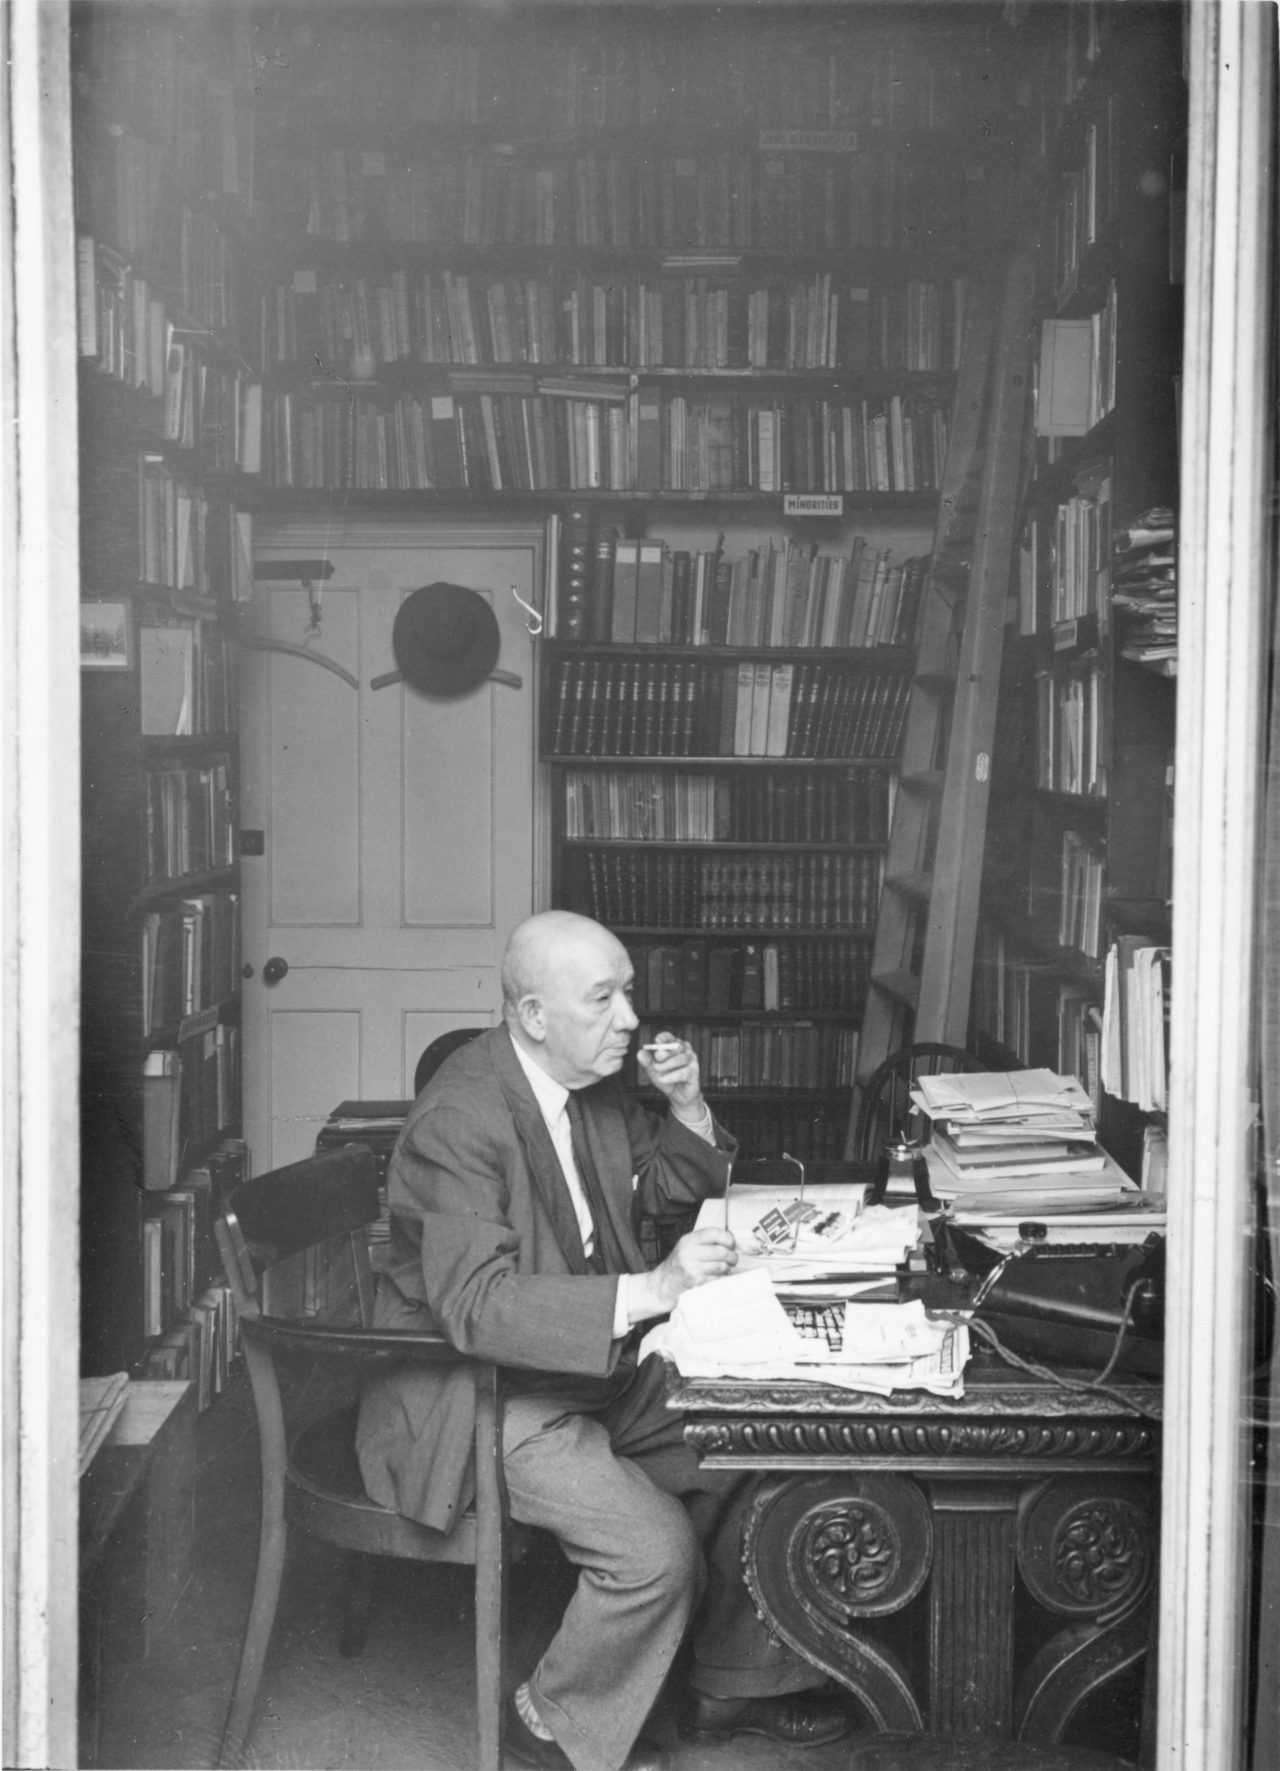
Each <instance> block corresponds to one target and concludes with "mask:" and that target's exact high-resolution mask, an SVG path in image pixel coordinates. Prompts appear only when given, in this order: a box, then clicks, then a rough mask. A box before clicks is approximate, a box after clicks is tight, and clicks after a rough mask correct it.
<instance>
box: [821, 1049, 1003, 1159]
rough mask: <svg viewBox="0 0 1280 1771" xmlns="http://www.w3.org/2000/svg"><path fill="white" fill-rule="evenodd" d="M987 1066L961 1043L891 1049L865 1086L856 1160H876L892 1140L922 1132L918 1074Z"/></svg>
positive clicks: (856, 1131) (855, 1141) (856, 1130)
mask: <svg viewBox="0 0 1280 1771" xmlns="http://www.w3.org/2000/svg"><path fill="white" fill-rule="evenodd" d="M985 1069H986V1065H985V1064H984V1063H983V1062H982V1060H981V1059H980V1058H977V1057H975V1056H974V1054H973V1053H972V1052H970V1051H966V1050H965V1048H964V1047H963V1046H960V1045H941V1044H937V1043H934V1042H926V1043H923V1044H921V1045H904V1046H901V1047H900V1048H899V1049H898V1050H897V1051H896V1052H890V1053H889V1056H888V1057H887V1058H886V1059H885V1061H884V1063H883V1064H881V1065H880V1066H879V1067H878V1068H877V1069H875V1070H873V1071H872V1073H871V1075H870V1076H869V1077H868V1078H867V1082H866V1086H865V1087H864V1088H863V1091H862V1101H861V1103H860V1105H859V1107H858V1118H857V1122H856V1125H855V1128H854V1133H853V1149H852V1150H851V1151H850V1155H851V1156H852V1158H853V1160H854V1161H855V1162H874V1161H875V1159H876V1157H877V1156H879V1154H880V1152H881V1151H882V1150H883V1149H884V1147H885V1145H886V1144H888V1143H890V1142H892V1141H893V1140H895V1139H898V1138H902V1137H904V1136H905V1137H908V1138H911V1139H912V1140H913V1141H915V1139H916V1138H917V1137H919V1136H921V1135H923V1128H922V1127H921V1126H919V1125H913V1123H912V1122H913V1120H918V1118H919V1115H918V1114H916V1113H915V1111H914V1109H913V1108H912V1105H911V1085H912V1083H913V1082H914V1081H915V1080H916V1078H917V1077H918V1076H946V1075H950V1074H953V1073H954V1072H956V1071H970V1072H973V1071H977V1070H985Z"/></svg>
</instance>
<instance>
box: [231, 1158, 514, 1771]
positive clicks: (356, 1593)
mask: <svg viewBox="0 0 1280 1771" xmlns="http://www.w3.org/2000/svg"><path fill="white" fill-rule="evenodd" d="M377 1217H378V1188H377V1181H376V1177H375V1171H374V1159H373V1156H372V1154H371V1152H370V1151H369V1150H368V1149H367V1148H365V1147H364V1146H363V1145H357V1144H350V1145H346V1146H345V1147H343V1148H341V1149H338V1150H332V1151H328V1152H326V1153H325V1154H323V1155H320V1156H315V1157H312V1158H310V1159H309V1160H307V1161H304V1162H295V1163H292V1164H291V1165H290V1166H288V1167H287V1168H279V1169H276V1170H274V1171H273V1172H272V1173H270V1174H266V1175H262V1176H260V1177H259V1178H258V1179H257V1180H253V1181H248V1182H246V1183H245V1184H244V1185H243V1186H240V1187H238V1188H236V1190H235V1192H234V1193H233V1194H232V1195H231V1197H230V1200H229V1201H228V1205H227V1209H226V1211H225V1213H224V1215H223V1216H222V1217H221V1218H220V1219H219V1221H218V1223H217V1224H216V1226H215V1233H216V1235H217V1240H218V1246H219V1249H220V1250H221V1253H222V1261H223V1265H224V1267H225V1269H226V1275H227V1283H228V1284H229V1286H230V1287H231V1291H232V1294H233V1296H234V1298H235V1304H236V1308H237V1310H238V1311H239V1313H240V1325H241V1334H242V1337H243V1343H244V1355H245V1361H246V1364H247V1366H248V1370H249V1380H250V1383H251V1385H252V1388H253V1399H254V1404H255V1407H256V1410H257V1418H258V1434H259V1439H260V1443H261V1454H262V1524H261V1530H260V1535H259V1541H258V1568H257V1574H256V1576H255V1579H254V1588H253V1600H252V1603H251V1605H250V1609H249V1620H248V1624H247V1626H246V1628H245V1636H244V1644H243V1647H242V1649H241V1654H240V1666H239V1671H238V1672H237V1674H236V1683H235V1690H234V1692H233V1694H232V1699H231V1708H230V1711H229V1713H228V1716H227V1724H226V1728H225V1730H224V1732H223V1737H222V1747H221V1752H220V1755H219V1763H220V1764H225V1763H227V1762H228V1761H233V1762H238V1761H239V1760H240V1756H241V1754H242V1752H243V1749H244V1745H245V1741H246V1739H247V1736H248V1733H249V1728H250V1723H251V1720H252V1715H253V1706H254V1700H255V1699H256V1697H257V1693H258V1686H259V1683H260V1681H261V1678H262V1669H263V1663H264V1661H265V1659H266V1654H267V1649H268V1647H269V1645H270V1641H271V1631H272V1626H273V1625H274V1622H275V1615H276V1606H277V1603H278V1601H279V1597H280V1584H281V1578H282V1575H283V1572H284V1561H285V1548H286V1538H287V1532H288V1527H289V1525H290V1524H294V1525H298V1526H301V1527H302V1529H303V1530H306V1531H310V1532H313V1533H314V1534H315V1535H316V1536H318V1537H321V1538H324V1539H325V1540H326V1541H327V1542H329V1543H332V1544H336V1545H338V1546H339V1547H340V1548H342V1549H345V1550H347V1551H349V1552H354V1553H355V1554H354V1560H353V1562H352V1564H351V1565H350V1566H351V1571H352V1573H353V1574H354V1577H355V1578H354V1579H353V1580H352V1581H351V1583H350V1584H349V1588H348V1596H347V1601H348V1602H347V1607H346V1616H345V1620H344V1626H343V1631H342V1636H341V1644H340V1645H341V1649H342V1652H343V1653H344V1654H359V1653H360V1652H361V1650H362V1649H363V1646H364V1636H365V1633H366V1630H367V1625H368V1614H369V1600H370V1590H369V1589H370V1584H371V1575H372V1569H373V1566H374V1564H373V1563H372V1562H370V1561H369V1560H368V1558H369V1557H372V1556H398V1557H406V1558H408V1559H410V1560H413V1561H419V1562H462V1563H472V1564H474V1566H475V1608H476V1717H477V1733H478V1737H479V1764H480V1771H499V1767H500V1765H501V1760H502V1698H503V1691H504V1667H503V1655H504V1642H505V1623H506V1585H507V1570H508V1567H509V1564H510V1561H511V1559H512V1558H513V1557H515V1556H517V1555H519V1554H522V1553H523V1552H524V1550H525V1549H526V1548H527V1547H528V1541H529V1538H530V1536H531V1534H528V1533H522V1532H521V1531H520V1528H519V1527H517V1526H513V1525H512V1524H511V1523H510V1520H509V1518H508V1514H507V1503H506V1489H505V1485H504V1482H503V1474H502V1457H501V1442H502V1433H501V1417H502V1398H501V1391H500V1386H499V1376H498V1372H497V1369H496V1367H495V1366H494V1365H492V1364H491V1363H488V1362H485V1361H481V1360H466V1361H465V1362H466V1363H468V1364H470V1365H472V1366H473V1367H474V1370H475V1378H476V1402H477V1410H476V1437H475V1462H476V1499H475V1504H474V1507H473V1508H472V1509H471V1510H470V1511H469V1512H468V1513H467V1514H466V1515H465V1516H464V1517H463V1518H462V1519H460V1520H459V1521H458V1524H457V1525H456V1526H455V1527H454V1529H453V1530H452V1531H450V1532H448V1533H441V1532H438V1531H432V1530H430V1529H428V1528H427V1527H426V1526H424V1525H419V1524H417V1523H416V1522H415V1521H414V1520H412V1519H406V1518H402V1517H401V1516H400V1515H399V1514H398V1513H393V1512H389V1511H388V1510H387V1509H386V1508H385V1507H380V1506H377V1505H376V1504H375V1503H374V1502H373V1501H371V1500H370V1499H369V1497H368V1496H367V1495H366V1493H365V1492H364V1488H363V1486H362V1484H361V1481H360V1472H359V1467H358V1464H357V1461H356V1454H355V1421H356V1408H355V1407H354V1405H348V1406H345V1407H342V1408H339V1409H336V1410H333V1411H331V1412H329V1413H326V1414H323V1415H322V1416H321V1417H320V1418H319V1419H316V1420H313V1421H311V1422H310V1423H309V1424H306V1425H303V1426H302V1427H301V1428H300V1429H299V1430H296V1431H295V1430H294V1429H293V1428H292V1427H291V1426H290V1425H289V1424H287V1421H286V1402H285V1396H286V1393H287V1391H288V1389H289V1387H290V1386H289V1385H288V1383H287V1381H282V1371H281V1366H280V1362H281V1360H282V1359H284V1358H285V1357H286V1356H289V1357H293V1356H298V1355H301V1356H303V1357H304V1358H305V1357H310V1358H311V1359H313V1360H314V1359H323V1360H325V1361H334V1362H336V1363H337V1364H338V1365H339V1366H343V1365H345V1366H346V1367H347V1368H348V1374H350V1371H351V1368H352V1367H353V1366H354V1368H355V1372H356V1375H358V1374H359V1372H360V1371H362V1370H367V1369H368V1368H369V1367H371V1366H373V1367H376V1366H377V1365H379V1364H386V1363H388V1362H391V1361H396V1362H400V1361H404V1360H417V1361H422V1362H424V1363H427V1364H432V1365H442V1364H445V1365H456V1364H458V1363H459V1362H462V1361H464V1358H465V1356H464V1355H462V1354H459V1353H457V1352H455V1350H454V1349H453V1348H452V1347H451V1346H450V1345H449V1344H448V1342H447V1341H446V1340H445V1339H444V1338H443V1336H441V1335H439V1334H435V1333H430V1332H421V1333H406V1332H404V1331H400V1332H390V1331H384V1330H378V1329H374V1328H373V1327H372V1326H371V1322H372V1307H373V1276H372V1273H371V1270H370V1264H369V1245H368V1230H369V1226H370V1224H372V1223H373V1222H375V1221H376V1219H377Z"/></svg>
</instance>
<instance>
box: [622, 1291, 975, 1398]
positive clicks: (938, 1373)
mask: <svg viewBox="0 0 1280 1771" xmlns="http://www.w3.org/2000/svg"><path fill="white" fill-rule="evenodd" d="M841 1308H842V1309H843V1310H844V1330H843V1335H842V1338H841V1341H840V1343H839V1344H838V1345H837V1346H835V1347H834V1348H833V1347H829V1346H828V1345H827V1343H826V1342H825V1341H824V1340H811V1339H806V1338H804V1337H803V1336H802V1335H801V1334H800V1333H799V1332H798V1330H797V1329H796V1328H795V1327H794V1326H793V1324H792V1323H791V1321H790V1320H789V1319H788V1317H787V1314H786V1312H785V1311H784V1309H783V1308H782V1305H781V1304H780V1303H779V1302H778V1299H777V1298H776V1297H775V1295H774V1291H773V1286H772V1283H771V1282H770V1279H769V1277H768V1274H767V1273H765V1272H764V1271H763V1270H761V1269H760V1268H758V1267H757V1268H754V1269H752V1270H751V1271H749V1272H745V1273H734V1274H731V1275H730V1276H729V1277H728V1278H727V1279H715V1280H712V1281H711V1282H710V1283H709V1284H707V1285H700V1286H695V1287H694V1289H693V1290H691V1291H686V1292H685V1293H684V1294H683V1296H682V1297H681V1298H680V1300H679V1302H678V1303H677V1304H676V1307H675V1309H674V1310H673V1311H672V1313H671V1316H670V1319H669V1320H668V1321H667V1322H664V1323H661V1324H660V1325H659V1326H658V1327H657V1328H655V1329H652V1330H651V1331H650V1333H649V1334H648V1335H647V1336H646V1337H645V1340H644V1342H643V1344H642V1346H641V1349H640V1354H641V1357H642V1358H644V1357H645V1356H647V1355H648V1354H649V1353H651V1352H658V1353H662V1354H663V1355H664V1357H666V1358H668V1359H670V1360H671V1361H672V1363H673V1364H674V1365H675V1366H676V1369H677V1370H678V1371H679V1372H680V1374H681V1375H682V1376H683V1377H755V1378H768V1379H770V1380H772V1381H775V1382H776V1381H778V1380H779V1379H782V1380H809V1381H814V1380H818V1381H821V1382H822V1383H824V1384H838V1385H839V1386H840V1387H841V1388H843V1389H850V1390H865V1391H868V1392H870V1393H872V1394H874V1395H878V1396H888V1395H891V1394H892V1393H893V1392H894V1391H895V1390H920V1389H923V1390H930V1391H932V1392H933V1393H934V1394H935V1395H943V1396H959V1395H963V1393H964V1389H963V1376H964V1367H965V1362H966V1361H967V1359H968V1357H969V1338H968V1331H967V1330H966V1329H965V1328H964V1326H963V1325H962V1324H958V1323H955V1322H953V1321H951V1320H949V1319H947V1320H942V1319H936V1320H935V1319H934V1318H932V1317H930V1316H928V1315H927V1314H926V1313H925V1309H924V1305H923V1304H921V1303H920V1302H919V1301H918V1300H916V1301H914V1302H912V1303H908V1304H866V1303H857V1302H848V1303H844V1304H842V1305H841Z"/></svg>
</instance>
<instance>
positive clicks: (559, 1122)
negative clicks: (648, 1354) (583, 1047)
mask: <svg viewBox="0 0 1280 1771" xmlns="http://www.w3.org/2000/svg"><path fill="white" fill-rule="evenodd" d="M508 1038H510V1032H508ZM511 1049H512V1050H513V1051H514V1052H515V1054H516V1057H517V1058H518V1059H519V1062H520V1068H521V1069H522V1070H523V1071H524V1073H525V1075H526V1076H527V1077H528V1079H529V1087H530V1088H531V1089H532V1090H533V1098H534V1100H535V1101H537V1103H538V1107H539V1109H540V1111H541V1113H542V1117H543V1120H544V1122H545V1124H546V1127H547V1132H548V1135H549V1136H550V1138H551V1144H552V1147H553V1149H554V1150H555V1153H556V1155H557V1156H558V1157H559V1158H560V1167H561V1169H562V1170H563V1172H564V1178H565V1185H566V1186H567V1187H568V1189H569V1197H570V1199H572V1201H573V1209H574V1213H575V1214H576V1216H577V1219H578V1233H579V1235H580V1236H581V1237H582V1249H583V1253H584V1254H586V1255H588V1256H590V1254H591V1250H592V1248H593V1246H594V1245H595V1234H596V1226H595V1219H594V1218H593V1217H592V1215H591V1206H590V1204H589V1202H588V1200H587V1192H586V1188H585V1187H584V1186H583V1184H582V1177H581V1176H580V1175H579V1173H578V1164H577V1162H576V1161H575V1159H574V1154H573V1135H572V1132H571V1130H570V1127H569V1113H568V1103H569V1090H568V1089H567V1088H566V1087H565V1086H564V1084H563V1083H562V1082H557V1081H556V1079H555V1077H554V1076H550V1075H548V1074H547V1072H546V1071H545V1070H543V1069H542V1068H541V1067H540V1066H539V1065H538V1064H535V1063H534V1061H533V1059H532V1058H531V1057H530V1056H529V1054H528V1052H526V1051H525V1050H524V1048H523V1047H522V1046H521V1045H520V1044H519V1042H518V1041H517V1040H515V1039H512V1040H511ZM681 1124H687V1121H684V1120H682V1121H681ZM688 1130H690V1131H692V1132H695V1133H696V1134H697V1135H698V1136H699V1137H701V1138H704V1139H705V1140H706V1142H707V1143H709V1144H713V1143H714V1142H715V1126H714V1124H713V1122H712V1118H711V1109H710V1108H709V1107H707V1108H706V1109H705V1110H704V1113H703V1116H702V1119H701V1120H700V1121H699V1123H698V1124H697V1125H690V1126H688ZM630 1278H631V1275H630V1274H629V1273H620V1274H619V1275H618V1295H617V1301H616V1303H615V1304H614V1309H613V1337H614V1339H615V1340H621V1339H622V1338H623V1336H624V1335H626V1334H627V1333H628V1332H629V1331H630V1328H631V1318H630V1315H629V1314H628V1296H627V1287H628V1283H629V1281H630Z"/></svg>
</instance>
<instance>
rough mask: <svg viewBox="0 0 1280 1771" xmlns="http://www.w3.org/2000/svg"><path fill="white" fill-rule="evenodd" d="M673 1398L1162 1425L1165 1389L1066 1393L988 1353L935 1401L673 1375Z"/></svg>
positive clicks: (769, 1407)
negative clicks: (958, 1387) (989, 1359)
mask: <svg viewBox="0 0 1280 1771" xmlns="http://www.w3.org/2000/svg"><path fill="white" fill-rule="evenodd" d="M1093 1375H1095V1374H1094V1373H1092V1372H1088V1371H1072V1370H1068V1369H1066V1368H1064V1369H1063V1372H1062V1376H1063V1377H1064V1378H1071V1379H1074V1380H1076V1381H1077V1382H1079V1383H1081V1384H1082V1385H1083V1384H1087V1382H1088V1380H1089V1379H1090V1378H1091V1377H1092V1376H1093ZM668 1400H669V1402H670V1405H671V1407H673V1408H679V1409H683V1410H684V1411H685V1412H686V1413H687V1414H695V1415H696V1414H755V1415H775V1414H798V1415H833V1416H841V1415H856V1416H859V1417H865V1416H868V1415H876V1416H888V1417H890V1418H898V1419H901V1418H903V1417H911V1418H925V1419H943V1418H955V1417H956V1416H960V1417H961V1418H975V1417H976V1418H979V1419H987V1418H990V1417H991V1416H993V1415H994V1416H999V1417H1008V1418H1012V1417H1014V1416H1018V1417H1021V1418H1027V1417H1030V1418H1033V1419H1037V1418H1043V1419H1053V1420H1059V1419H1062V1418H1063V1417H1064V1416H1074V1417H1078V1418H1085V1419H1090V1420H1106V1419H1116V1418H1120V1419H1131V1418H1133V1417H1134V1416H1135V1415H1137V1416H1145V1417H1147V1418H1149V1419H1152V1420H1156V1421H1158V1420H1160V1419H1161V1417H1162V1412H1163V1396H1162V1388H1161V1385H1160V1384H1159V1383H1154V1382H1152V1381H1151V1380H1150V1379H1145V1378H1131V1377H1120V1376H1117V1377H1113V1378H1112V1379H1111V1380H1110V1382H1109V1383H1108V1385H1107V1388H1106V1389H1105V1390H1098V1389H1089V1388H1078V1389H1077V1388H1065V1387H1063V1386H1062V1385H1060V1384H1055V1383H1052V1382H1051V1381H1050V1380H1049V1379H1047V1378H1037V1377H1033V1376H1031V1375H1030V1374H1029V1373H1027V1372H1022V1371H1016V1370H1013V1369H1012V1368H1011V1367H1009V1366H1007V1365H995V1364H985V1363H983V1362H982V1359H981V1356H980V1355H979V1356H978V1357H976V1358H973V1359H971V1360H970V1361H969V1364H968V1365H967V1366H966V1367H965V1374H964V1395H963V1396H933V1395H930V1394H929V1393H928V1392H927V1391H924V1390H900V1391H896V1392H895V1393H894V1394H893V1395H892V1396H872V1395H868V1394H867V1393H866V1392H864V1391H861V1390H847V1389H843V1388H841V1387H840V1386H839V1385H838V1384H829V1383H823V1382H822V1381H821V1379H815V1380H812V1381H809V1382H805V1383H787V1382H778V1381H776V1380H770V1379H769V1378H723V1377H717V1378H710V1377H690V1378H685V1377H680V1376H679V1375H678V1373H676V1372H674V1371H673V1372H672V1373H671V1379H670V1388H669V1391H668Z"/></svg>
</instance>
